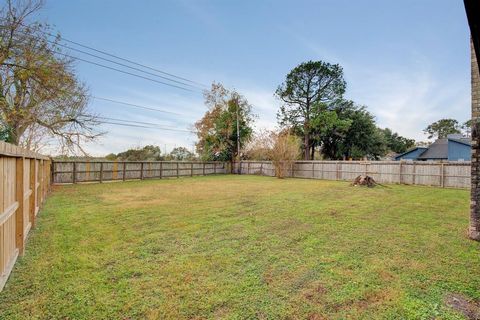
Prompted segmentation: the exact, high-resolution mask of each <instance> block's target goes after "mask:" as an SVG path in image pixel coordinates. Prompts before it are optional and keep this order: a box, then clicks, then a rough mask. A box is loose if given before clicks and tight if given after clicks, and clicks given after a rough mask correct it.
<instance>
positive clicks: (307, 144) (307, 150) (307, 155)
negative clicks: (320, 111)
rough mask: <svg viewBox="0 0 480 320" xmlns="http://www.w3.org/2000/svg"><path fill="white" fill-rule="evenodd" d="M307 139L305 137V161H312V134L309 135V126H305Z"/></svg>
mask: <svg viewBox="0 0 480 320" xmlns="http://www.w3.org/2000/svg"><path fill="white" fill-rule="evenodd" d="M304 130H305V137H304V144H305V148H304V149H305V150H304V151H305V152H304V154H305V155H304V158H305V160H310V134H309V133H308V126H306V125H305V127H304Z"/></svg>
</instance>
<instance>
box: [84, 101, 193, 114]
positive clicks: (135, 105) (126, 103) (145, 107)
mask: <svg viewBox="0 0 480 320" xmlns="http://www.w3.org/2000/svg"><path fill="white" fill-rule="evenodd" d="M90 97H91V98H93V99H95V100H103V101H108V102H112V103H117V104H121V105H125V106H129V107H133V108H139V109H145V110H150V111H156V112H161V113H170V114H175V115H179V116H185V115H183V114H181V113H177V112H173V111H166V110H162V109H156V108H153V107H148V106H143V105H139V104H134V103H129V102H124V101H118V100H113V99H108V98H103V97H97V96H90Z"/></svg>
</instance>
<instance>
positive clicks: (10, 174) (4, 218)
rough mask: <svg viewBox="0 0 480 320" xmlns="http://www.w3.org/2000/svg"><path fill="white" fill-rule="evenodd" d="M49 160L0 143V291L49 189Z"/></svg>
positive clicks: (23, 246) (23, 247)
mask: <svg viewBox="0 0 480 320" xmlns="http://www.w3.org/2000/svg"><path fill="white" fill-rule="evenodd" d="M50 163H51V162H50V159H49V158H48V157H45V156H43V155H41V154H38V153H34V152H31V151H28V150H25V149H22V148H19V147H17V146H14V145H11V144H8V143H4V142H1V141H0V176H1V183H0V207H1V210H0V291H1V290H2V289H3V287H4V285H5V283H6V281H7V279H8V276H9V275H10V273H11V271H12V269H13V266H14V264H15V261H16V260H17V257H18V255H22V254H23V252H24V250H25V240H26V238H27V236H28V232H29V231H30V229H31V227H33V226H34V225H35V218H36V216H37V214H38V211H39V208H40V206H41V204H42V203H43V201H44V200H45V197H46V195H47V191H48V189H49V186H50Z"/></svg>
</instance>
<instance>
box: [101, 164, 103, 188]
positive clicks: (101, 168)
mask: <svg viewBox="0 0 480 320" xmlns="http://www.w3.org/2000/svg"><path fill="white" fill-rule="evenodd" d="M102 182H103V162H100V183H102Z"/></svg>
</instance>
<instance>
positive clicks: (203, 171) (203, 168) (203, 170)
mask: <svg viewBox="0 0 480 320" xmlns="http://www.w3.org/2000/svg"><path fill="white" fill-rule="evenodd" d="M202 164H203V167H202V173H203V175H205V162H202Z"/></svg>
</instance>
